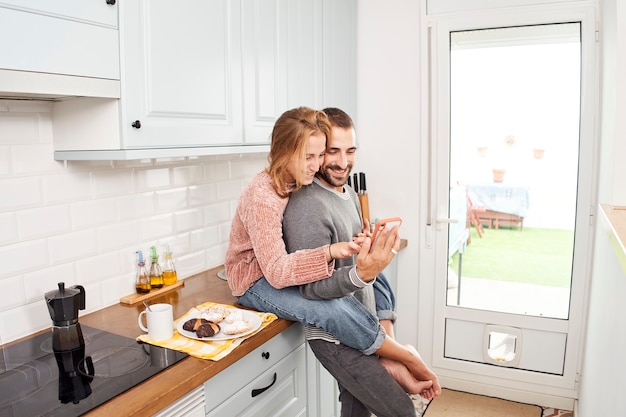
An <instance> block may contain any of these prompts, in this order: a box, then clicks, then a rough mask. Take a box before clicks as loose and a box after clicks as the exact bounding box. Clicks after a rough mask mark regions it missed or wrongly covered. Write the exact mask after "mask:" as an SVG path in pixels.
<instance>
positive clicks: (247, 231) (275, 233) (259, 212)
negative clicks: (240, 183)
mask: <svg viewBox="0 0 626 417" xmlns="http://www.w3.org/2000/svg"><path fill="white" fill-rule="evenodd" d="M288 201H289V198H282V197H280V196H279V195H278V194H276V191H274V188H273V187H272V180H271V178H270V177H269V175H267V174H266V173H265V172H260V173H259V174H257V175H256V176H255V177H254V178H253V179H252V181H251V182H250V183H249V184H248V186H247V187H246V188H245V190H244V191H243V193H242V194H241V196H240V197H239V203H238V205H237V211H236V212H235V217H234V218H233V222H232V225H231V228H230V238H229V243H228V249H227V250H226V258H225V260H224V266H225V267H226V275H227V276H228V285H229V286H230V289H231V291H232V293H233V295H234V296H240V295H243V294H244V293H245V292H246V290H247V289H248V288H250V287H251V286H252V284H254V283H255V282H256V281H257V280H258V279H260V278H262V277H265V279H267V281H268V282H269V283H270V284H271V285H272V286H273V287H275V288H284V287H289V286H292V285H300V284H307V283H309V282H313V281H318V280H320V279H324V278H328V277H330V276H331V275H332V272H333V268H334V262H330V263H327V262H326V251H328V246H323V247H321V248H317V249H305V250H300V251H297V252H294V253H291V254H287V250H286V249H285V243H284V242H283V225H282V222H283V213H284V211H285V207H286V206H287V202H288ZM302 221H306V219H302Z"/></svg>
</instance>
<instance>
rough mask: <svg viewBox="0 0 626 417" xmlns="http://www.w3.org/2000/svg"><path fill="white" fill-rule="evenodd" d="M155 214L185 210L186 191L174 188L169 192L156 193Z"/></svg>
mask: <svg viewBox="0 0 626 417" xmlns="http://www.w3.org/2000/svg"><path fill="white" fill-rule="evenodd" d="M155 197H156V209H157V212H159V213H162V212H172V211H176V210H184V209H186V208H187V189H186V188H174V189H171V190H163V191H156V192H155Z"/></svg>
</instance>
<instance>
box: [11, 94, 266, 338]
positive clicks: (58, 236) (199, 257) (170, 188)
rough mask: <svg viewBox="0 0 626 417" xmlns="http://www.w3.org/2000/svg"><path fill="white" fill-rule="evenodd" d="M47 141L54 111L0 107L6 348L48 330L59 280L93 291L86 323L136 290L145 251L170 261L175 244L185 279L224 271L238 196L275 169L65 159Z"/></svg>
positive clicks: (232, 162)
mask: <svg viewBox="0 0 626 417" xmlns="http://www.w3.org/2000/svg"><path fill="white" fill-rule="evenodd" d="M5 104H6V105H5ZM3 106H4V107H6V108H4V107H3ZM3 108H4V110H5V111H3ZM6 110H9V111H6ZM51 143H52V123H51V119H50V106H49V104H48V103H40V102H31V103H29V102H20V103H15V102H6V103H5V102H4V101H0V195H2V196H4V197H5V198H3V199H2V200H0V265H2V268H0V292H1V293H3V294H7V293H10V294H11V297H0V343H5V342H9V341H11V340H15V339H16V338H18V337H22V336H26V335H28V334H31V333H33V332H35V331H38V330H41V329H44V328H49V327H50V324H51V322H50V317H49V314H48V311H47V308H46V306H45V303H44V301H43V296H44V294H45V293H46V292H48V291H52V290H54V289H56V288H57V283H58V282H60V281H63V282H65V283H66V285H67V286H72V285H77V284H78V285H83V286H84V287H85V292H86V299H87V309H86V310H85V311H81V312H80V315H81V316H82V315H84V314H87V313H88V312H90V311H94V310H97V309H100V308H103V307H106V306H108V305H111V304H114V303H118V302H119V299H120V298H121V297H123V296H125V295H128V294H132V293H133V292H134V276H135V268H136V263H135V251H136V250H137V249H141V250H142V251H144V256H145V257H146V258H149V256H150V253H149V247H150V246H151V245H156V246H157V249H158V254H159V257H160V258H162V256H163V246H162V244H163V243H165V242H167V243H168V244H169V245H170V248H171V250H172V252H173V254H174V262H175V265H176V268H177V272H178V274H179V276H180V277H181V279H184V278H186V277H189V276H191V275H193V274H196V273H199V272H202V271H205V270H206V269H208V268H212V267H215V266H217V265H220V264H222V263H223V261H224V253H225V251H226V248H227V245H228V233H229V229H230V221H231V218H232V215H233V213H234V210H235V207H236V204H237V199H238V198H239V194H240V191H241V189H242V187H243V186H244V185H245V184H246V183H247V182H248V181H250V179H251V178H252V176H253V175H255V174H256V173H257V172H258V171H260V170H261V169H263V167H264V166H265V165H266V164H267V159H266V156H265V155H233V156H218V157H216V156H206V157H198V158H168V159H158V160H150V159H146V160H138V161H114V162H111V161H69V162H67V163H63V162H56V161H54V160H53V155H52V147H51Z"/></svg>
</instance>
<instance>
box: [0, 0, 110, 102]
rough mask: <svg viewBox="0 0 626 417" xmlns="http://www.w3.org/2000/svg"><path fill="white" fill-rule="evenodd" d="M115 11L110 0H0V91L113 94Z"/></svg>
mask: <svg viewBox="0 0 626 417" xmlns="http://www.w3.org/2000/svg"><path fill="white" fill-rule="evenodd" d="M117 11H118V10H117V6H116V5H115V1H111V0H109V1H106V0H64V1H61V2H50V1H48V0H1V1H0V22H2V24H0V36H1V37H2V39H5V40H7V41H5V42H3V43H2V46H1V47H0V48H1V53H0V96H3V97H13V96H23V95H34V96H41V97H52V96H53V97H58V96H75V95H98V96H103V97H119V95H120V91H119V79H120V55H119V39H118V20H117ZM9 39H10V41H8V40H9Z"/></svg>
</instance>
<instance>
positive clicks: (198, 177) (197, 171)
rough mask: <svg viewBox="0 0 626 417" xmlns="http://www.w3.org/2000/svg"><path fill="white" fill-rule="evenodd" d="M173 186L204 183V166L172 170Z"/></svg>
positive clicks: (181, 167) (182, 167)
mask: <svg viewBox="0 0 626 417" xmlns="http://www.w3.org/2000/svg"><path fill="white" fill-rule="evenodd" d="M172 174H173V178H174V181H173V185H175V186H179V187H180V186H183V185H193V184H198V183H200V182H202V178H203V176H204V175H203V169H202V165H188V166H179V167H174V168H172Z"/></svg>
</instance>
